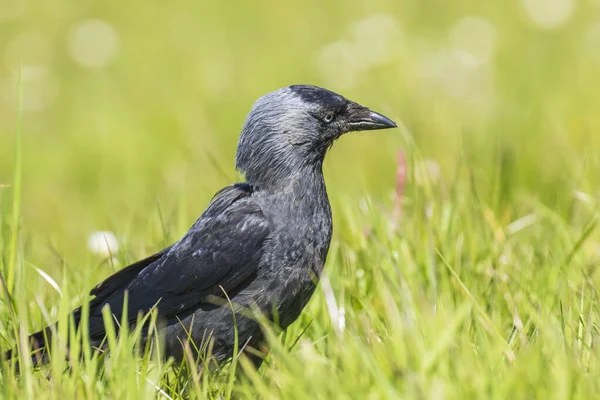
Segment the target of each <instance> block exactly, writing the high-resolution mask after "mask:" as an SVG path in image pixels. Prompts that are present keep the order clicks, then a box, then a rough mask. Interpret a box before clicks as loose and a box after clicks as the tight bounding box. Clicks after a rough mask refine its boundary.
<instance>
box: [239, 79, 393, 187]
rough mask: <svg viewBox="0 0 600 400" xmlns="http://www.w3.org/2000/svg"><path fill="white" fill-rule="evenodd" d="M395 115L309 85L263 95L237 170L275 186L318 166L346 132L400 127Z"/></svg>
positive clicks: (251, 117) (247, 131) (252, 180)
mask: <svg viewBox="0 0 600 400" xmlns="http://www.w3.org/2000/svg"><path fill="white" fill-rule="evenodd" d="M394 127H396V124H395V123H394V122H393V121H392V120H390V119H389V118H387V117H385V116H383V115H381V114H379V113H376V112H374V111H371V110H369V109H368V108H366V107H363V106H361V105H359V104H357V103H355V102H353V101H350V100H348V99H346V98H344V97H343V96H340V95H339V94H337V93H334V92H331V91H329V90H326V89H323V88H320V87H316V86H309V85H294V86H289V87H285V88H282V89H279V90H276V91H274V92H271V93H268V94H266V95H264V96H262V97H261V98H260V99H258V100H257V101H256V103H254V106H253V107H252V110H251V111H250V113H249V114H248V116H247V117H246V121H245V123H244V127H243V129H242V133H241V136H240V140H239V143H238V149H237V155H236V168H237V169H238V170H239V171H240V172H243V173H244V174H245V175H246V179H247V180H248V182H250V183H252V184H254V185H258V186H270V185H272V184H274V183H275V184H277V183H279V182H280V181H281V182H286V181H289V180H290V179H293V178H294V177H297V176H301V175H302V174H306V173H307V172H309V171H311V170H312V171H314V170H315V169H317V170H318V171H319V172H320V171H321V167H322V163H323V159H324V157H325V154H326V152H327V150H328V149H329V147H331V145H332V144H333V142H334V141H335V140H336V139H337V138H339V137H340V136H342V135H343V134H344V133H347V132H351V131H365V130H374V129H386V128H394Z"/></svg>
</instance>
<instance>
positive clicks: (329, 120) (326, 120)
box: [323, 114, 333, 123]
mask: <svg viewBox="0 0 600 400" xmlns="http://www.w3.org/2000/svg"><path fill="white" fill-rule="evenodd" d="M323 121H325V122H327V123H330V122H331V121H333V114H326V115H325V116H324V117H323Z"/></svg>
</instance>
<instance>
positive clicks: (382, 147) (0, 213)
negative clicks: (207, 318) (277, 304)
mask: <svg viewBox="0 0 600 400" xmlns="http://www.w3.org/2000/svg"><path fill="white" fill-rule="evenodd" d="M517 3H518V4H517ZM517 3H515V4H512V3H511V4H508V5H507V3H506V2H500V1H492V2H480V1H475V0H467V1H462V2H442V1H439V0H433V1H428V2H420V1H413V0H405V1H401V2H391V1H386V0H375V1H369V2H361V1H358V0H352V1H350V2H348V1H341V0H339V1H338V0H336V1H333V2H328V3H323V2H318V1H316V0H308V1H306V2H302V3H298V4H297V5H280V4H279V3H275V2H272V1H268V0H259V1H258V2H254V3H252V4H250V3H248V4H247V5H241V4H240V5H238V6H237V7H241V8H237V7H233V6H230V5H228V3H225V2H221V3H217V2H215V3H207V2H192V1H187V0H184V1H182V2H179V3H177V4H172V5H166V4H165V5H158V4H156V5H151V4H147V2H144V3H142V2H141V1H137V2H136V1H133V2H127V3H126V4H122V2H117V1H116V0H109V1H108V2H105V3H103V4H102V5H100V4H98V5H96V6H93V5H92V4H87V3H85V2H70V3H69V2H63V1H62V0H56V1H54V2H53V3H52V5H51V6H48V5H47V2H41V1H40V0H31V1H30V2H29V7H28V8H26V9H25V11H23V12H22V14H20V15H17V16H15V17H12V19H11V18H9V17H5V19H3V20H0V59H2V60H3V63H0V87H1V88H2V90H0V271H1V272H2V276H3V278H4V280H5V282H6V286H7V289H8V291H9V292H10V296H11V299H12V302H9V301H7V295H6V292H4V291H1V292H0V349H1V350H5V349H8V348H13V347H15V346H17V345H19V346H24V345H25V344H26V343H25V342H24V341H23V340H24V338H25V335H26V333H28V332H32V331H35V330H37V329H39V328H40V327H41V326H42V325H43V324H45V323H46V322H48V321H57V320H58V321H66V320H67V318H68V311H69V310H70V309H72V308H73V307H76V306H78V305H80V304H82V303H84V301H85V299H86V298H87V293H88V291H89V289H90V288H91V287H93V286H94V285H95V284H96V283H97V282H99V281H100V280H101V279H103V278H105V277H107V276H108V275H110V274H111V273H112V272H113V271H115V270H117V269H119V268H122V267H123V266H125V265H127V264H128V263H130V262H132V261H135V260H137V259H139V258H140V257H143V256H145V255H148V254H151V253H152V252H154V251H156V250H159V249H161V248H163V247H164V246H166V245H168V244H169V243H171V242H172V241H174V240H176V239H177V238H178V237H180V235H181V234H183V233H184V232H185V231H186V230H187V228H188V227H189V226H190V225H191V224H192V223H193V221H194V220H195V218H197V216H198V215H199V214H200V213H201V212H202V211H203V210H204V208H205V206H206V204H207V202H208V200H209V199H210V198H211V197H212V195H213V194H214V193H215V192H216V191H217V190H218V189H220V188H221V187H223V186H224V185H227V184H229V183H231V182H232V181H235V180H236V174H235V172H234V171H233V156H234V151H235V145H236V140H237V135H238V133H239V130H240V127H241V124H242V122H243V118H244V116H245V114H246V113H247V111H248V110H249V108H250V105H251V104H252V102H253V101H254V100H255V99H256V98H257V97H258V96H260V95H261V94H263V93H265V92H266V91H269V90H272V89H275V88H277V87H280V86H284V85H288V84H291V83H314V84H319V85H322V86H326V87H328V88H331V89H333V90H336V91H339V92H341V93H342V94H344V95H347V96H348V97H349V98H351V99H353V100H356V101H358V102H360V103H362V104H364V105H367V106H370V107H372V108H373V109H375V110H377V111H380V112H382V113H384V114H385V115H388V116H389V117H391V118H392V119H394V120H396V121H397V122H399V125H400V129H398V130H395V131H385V132H372V133H357V134H350V135H348V136H347V137H344V138H342V140H340V141H339V143H337V144H336V145H335V146H334V148H333V150H332V151H331V153H330V154H329V156H328V158H327V160H326V163H325V175H326V180H327V184H328V191H329V195H330V199H331V201H332V207H333V213H334V225H335V228H334V239H333V242H332V246H331V251H330V254H329V258H328V261H327V265H326V270H325V271H326V275H327V279H326V280H325V281H323V282H322V284H321V285H320V286H319V288H318V290H317V292H316V294H315V296H314V297H313V299H312V300H311V302H310V304H309V305H308V307H307V308H306V309H305V311H304V312H303V314H302V316H301V317H300V318H299V320H298V321H297V322H296V323H295V324H294V325H292V326H291V327H290V328H289V329H288V330H287V331H286V332H284V333H278V332H275V331H269V332H270V335H269V336H270V343H271V352H270V354H269V357H268V359H267V361H266V363H265V365H263V367H262V368H261V369H260V370H259V371H252V370H251V369H249V368H248V365H247V364H246V363H245V360H244V359H243V358H241V359H239V360H238V362H237V364H236V365H235V368H230V367H229V366H226V367H225V368H223V370H220V371H214V370H210V369H205V370H203V371H202V372H198V371H196V369H195V368H190V366H189V365H188V364H190V362H189V360H188V361H186V362H184V363H183V365H177V366H173V365H172V364H171V363H169V362H164V361H162V360H161V359H160V357H157V356H156V355H155V354H154V353H153V352H151V351H149V350H150V349H146V350H147V351H143V352H142V353H144V354H145V356H143V357H134V356H133V355H132V353H133V349H134V348H136V346H137V344H136V338H137V337H139V335H140V332H139V331H136V330H134V331H133V332H131V333H130V335H121V336H116V335H114V333H111V334H110V335H109V336H108V338H107V342H108V345H109V347H110V354H108V355H98V354H95V353H93V352H90V351H89V349H88V348H86V347H85V346H83V347H81V348H73V349H71V353H72V354H75V355H77V354H82V356H81V357H72V358H73V360H74V361H73V363H72V365H71V368H70V369H69V370H67V364H66V362H65V361H64V357H63V356H64V349H63V348H62V347H61V346H56V347H55V348H54V357H52V362H51V364H50V365H49V366H48V367H46V368H44V369H42V370H41V371H35V372H34V371H32V370H31V369H30V367H29V366H28V365H27V361H26V360H25V359H22V360H21V364H22V366H23V368H24V371H23V374H22V375H21V376H16V375H15V373H14V371H12V370H11V367H10V366H9V365H8V364H5V363H3V364H2V365H1V366H0V397H1V398H39V399H42V398H61V397H62V398H111V399H112V398H128V399H129V398H140V399H147V398H169V397H170V398H215V399H216V398H229V397H230V396H231V397H234V398H256V397H259V398H284V399H309V398H310V399H312V398H359V399H371V398H373V399H379V398H396V397H399V398H435V399H437V398H456V399H464V398H498V399H504V398H580V399H588V398H595V397H598V393H599V392H600V387H599V386H600V357H599V355H598V352H597V341H598V338H599V332H598V329H599V324H600V314H599V310H600V308H599V297H600V296H599V294H600V293H599V292H598V287H599V284H600V274H599V272H598V271H597V266H598V265H599V263H600V232H599V229H598V218H599V216H600V215H599V211H598V210H599V209H598V206H599V204H600V203H599V202H600V184H599V182H600V133H599V132H600V119H599V118H598V112H597V110H598V109H600V102H599V99H600V97H598V95H597V88H598V87H599V85H598V84H599V83H600V80H599V77H600V53H599V52H598V51H597V50H594V49H596V48H600V34H596V36H594V33H593V32H595V31H594V27H596V28H597V27H598V25H597V24H598V22H597V18H596V16H597V12H598V9H597V7H596V5H594V4H595V3H594V2H578V3H576V7H575V9H574V11H573V15H571V17H570V19H568V20H567V21H566V22H565V23H564V24H563V25H561V26H559V27H557V28H556V29H549V30H544V29H542V28H540V27H539V26H537V25H536V24H535V23H534V22H533V21H532V20H531V18H529V17H528V14H527V11H526V9H525V8H524V7H525V6H523V4H525V3H524V2H517ZM530 3H532V2H530ZM10 4H13V3H10ZM15 4H19V3H18V2H16V3H15ZM17 8H18V7H17ZM8 14H10V13H8ZM8 14H7V15H8ZM377 15H379V17H377V18H380V19H375V20H369V19H368V18H369V17H372V16H377ZM382 15H384V17H383V18H382V17H381V16H382ZM469 16H476V17H480V18H483V20H484V21H487V23H489V26H491V27H492V30H493V32H494V35H495V42H494V43H495V45H494V46H493V51H492V53H491V56H490V57H489V59H486V60H484V61H483V62H482V63H481V64H477V66H476V67H473V64H469V63H470V61H469V60H470V59H469V58H468V57H467V58H464V52H465V51H466V53H467V55H468V54H471V53H469V52H475V53H477V50H478V49H479V47H478V46H479V45H480V42H478V41H477V40H479V39H481V38H484V37H485V35H484V34H482V32H478V34H471V35H467V39H465V38H464V35H463V37H462V39H461V36H460V29H459V28H460V27H461V25H460V24H459V21H461V20H462V21H463V22H464V20H463V18H465V17H469ZM3 18H4V17H3ZM86 18H100V19H102V20H104V21H106V22H108V23H109V24H110V25H111V26H113V27H114V29H115V31H116V32H117V35H118V53H117V54H116V57H115V58H114V59H113V60H112V62H110V63H109V64H107V65H106V66H105V67H103V68H98V69H93V68H85V67H83V66H81V65H79V64H77V62H75V61H74V60H73V59H72V58H71V57H70V56H69V37H70V36H69V35H71V32H72V29H73V27H74V26H77V24H78V23H80V22H81V21H82V20H83V19H86ZM365 21H366V22H365ZM369 21H371V22H369ZM372 21H375V23H373V22H372ZM390 21H392V22H390ZM467 22H468V20H467ZM480 22H481V21H480ZM361 23H362V25H361ZM365 24H366V25H365ZM369 24H370V25H369ZM464 26H465V25H463V27H464ZM466 26H468V24H467V25H466ZM307 27H308V28H309V29H307ZM599 29H600V28H599ZM596 31H598V32H600V30H598V29H596ZM457 32H458V33H457ZM483 33H485V30H484V31H483ZM23 35H25V36H23ZM28 35H29V36H28ZM32 35H33V36H32ZM32 37H33V39H32ZM457 37H458V38H459V39H456V38H457ZM365 38H366V39H365ZM367 39H368V40H367ZM470 40H472V41H474V43H475V44H473V42H470ZM482 40H483V39H482ZM594 40H595V42H594ZM340 41H341V42H343V43H345V44H344V45H342V47H335V46H333V47H330V46H329V45H330V44H331V43H335V42H340ZM465 41H466V42H465ZM469 43H470V44H469ZM478 43H479V44H478ZM484 44H485V43H484ZM347 45H351V46H354V47H351V48H352V49H354V50H353V51H354V53H351V54H354V56H355V57H356V58H357V59H359V61H360V60H362V61H360V62H364V60H365V59H367V58H369V57H370V58H369V59H373V60H375V61H374V62H373V63H371V64H368V65H366V66H365V65H363V64H361V66H360V68H358V69H356V65H358V64H356V63H357V61H356V60H354V61H353V60H352V59H348V58H344V57H347V55H346V56H344V54H343V52H342V54H341V55H340V48H342V49H343V48H344V47H343V46H347ZM596 45H597V46H596ZM457 46H458V47H457ZM461 46H463V47H464V48H462V47H461ZM92 47H93V46H92ZM345 48H346V49H347V48H348V47H345ZM457 50H458V52H456V51H457ZM453 51H454V52H453ZM461 51H462V52H463V53H461ZM378 52H380V53H378ZM378 54H379V55H378ZM381 54H383V55H384V56H381ZM461 54H462V56H461ZM479 55H481V54H479ZM378 57H379V58H378ZM457 57H458V58H457ZM461 57H463V58H461ZM323 60H329V64H332V65H338V66H339V67H338V68H339V76H337V75H336V74H334V75H333V76H332V75H331V74H330V73H328V72H327V71H328V70H327V65H325V64H327V63H324V62H323ZM331 60H333V61H331ZM461 60H462V61H461ZM465 60H466V61H465ZM471 61H472V60H471ZM360 62H359V64H360ZM21 65H23V77H22V80H21V82H22V83H21V84H19V78H18V77H19V71H21V70H20V67H21ZM324 65H325V66H324ZM32 67H34V68H32ZM38 67H41V69H40V68H38ZM36 68H38V69H36ZM350 70H352V71H354V72H353V73H356V76H355V77H354V78H355V79H354V82H350V83H348V82H349V81H347V80H346V78H347V77H348V75H347V74H348V71H350ZM465 84H466V86H464V85H465ZM461 85H462V86H461ZM19 93H22V97H21V96H20V95H19ZM49 93H50V94H52V93H54V94H53V95H52V96H49V95H48V94H49ZM45 96H47V97H45ZM19 99H21V100H22V101H20V100H19ZM48 99H51V100H48ZM40 101H41V103H40ZM44 101H47V103H44ZM36 104H37V105H39V104H46V105H45V106H44V107H42V108H41V109H37V110H36V109H35V107H34V106H36ZM399 151H401V152H402V153H403V154H404V156H405V159H406V166H407V176H406V182H405V184H404V185H403V188H402V190H401V193H400V196H398V191H399V190H398V189H396V184H397V182H396V178H395V177H396V174H397V171H396V169H397V155H398V152H399ZM438 169H439V171H438ZM97 230H110V231H113V232H115V234H116V235H117V237H118V239H119V240H120V248H119V251H118V252H117V254H115V257H114V259H112V260H106V259H104V258H102V257H100V256H98V255H95V254H92V253H90V252H89V251H88V249H87V246H86V242H87V237H88V236H89V235H90V234H91V233H92V232H94V231H97ZM63 326H64V324H63ZM67 334H72V335H75V334H76V333H73V332H71V333H67V332H61V334H59V335H58V336H59V337H58V338H57V339H56V340H57V341H59V342H60V341H61V340H62V341H64V340H65V338H66V335H67ZM156 346H159V342H153V350H155V349H156ZM234 369H235V370H238V372H239V370H243V371H244V372H245V374H242V375H240V374H238V373H235V372H234Z"/></svg>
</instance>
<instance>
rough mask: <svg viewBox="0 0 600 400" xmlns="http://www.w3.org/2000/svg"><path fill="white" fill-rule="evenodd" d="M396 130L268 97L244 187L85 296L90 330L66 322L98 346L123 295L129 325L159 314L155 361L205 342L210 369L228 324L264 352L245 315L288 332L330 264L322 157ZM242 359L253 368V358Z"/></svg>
mask: <svg viewBox="0 0 600 400" xmlns="http://www.w3.org/2000/svg"><path fill="white" fill-rule="evenodd" d="M393 127H396V124H395V123H394V122H393V121H391V120H390V119H388V118H387V117H384V116H383V115H381V114H379V113H376V112H374V111H371V110H369V109H368V108H366V107H363V106H361V105H359V104H357V103H355V102H353V101H350V100H348V99H346V98H344V97H342V96H340V95H339V94H336V93H334V92H331V91H329V90H326V89H323V88H319V87H316V86H309V85H293V86H289V87H285V88H282V89H279V90H276V91H274V92H271V93H268V94H266V95H264V96H263V97H261V98H260V99H258V100H257V101H256V103H255V104H254V106H253V108H252V110H251V111H250V113H249V114H248V116H247V118H246V121H245V123H244V126H243V128H242V133H241V136H240V139H239V144H238V148H237V155H236V159H235V163H236V168H237V170H239V171H240V172H241V173H242V174H244V175H245V178H246V182H244V183H236V184H233V185H231V186H227V187H225V188H224V189H222V190H220V191H219V192H218V193H217V194H216V195H215V196H214V198H213V199H212V200H211V202H210V204H209V205H208V208H207V209H206V211H204V213H203V214H202V215H201V216H200V218H199V219H198V220H197V221H196V222H195V223H194V224H193V226H192V227H191V228H190V230H189V231H188V232H187V233H186V234H185V235H184V236H183V237H182V238H181V239H180V240H179V241H177V242H176V243H174V244H173V245H171V246H169V247H167V248H166V249H164V250H161V251H160V252H158V253H156V254H154V255H151V256H150V257H148V258H145V259H143V260H141V261H138V262H136V263H134V264H132V265H130V266H128V267H126V268H124V269H122V270H120V271H118V272H117V273H115V274H114V275H112V276H110V277H108V278H107V279H106V280H105V281H103V282H101V283H100V284H98V285H97V286H96V287H95V288H93V289H92V290H91V292H90V295H91V300H90V302H89V317H88V320H87V321H82V309H81V307H80V308H78V309H76V310H74V311H73V315H72V316H73V320H74V321H75V324H76V325H79V324H80V323H81V324H83V323H87V324H88V332H89V339H90V343H91V344H92V345H93V346H99V345H100V344H101V343H102V342H103V340H104V338H105V332H106V331H105V325H104V321H103V317H102V309H103V308H105V307H110V311H111V313H112V314H113V316H114V320H115V321H121V320H122V317H123V308H124V307H123V305H124V298H125V295H126V293H127V302H126V311H127V316H128V317H127V318H128V321H129V323H130V324H132V325H133V324H135V323H136V320H137V317H138V314H139V313H147V312H148V311H149V310H151V309H153V308H154V307H155V308H156V309H157V313H158V317H159V319H160V321H161V322H162V323H161V325H160V326H162V328H161V329H160V333H161V335H162V338H163V340H164V342H163V343H164V352H163V354H164V355H166V356H169V357H174V358H175V359H176V360H181V359H182V358H183V357H184V352H185V349H184V345H183V344H184V343H186V342H188V340H190V339H191V340H193V341H194V342H195V346H190V347H191V348H192V349H196V348H197V349H200V348H202V343H201V342H203V341H206V340H207V339H209V338H210V340H212V341H213V343H212V356H213V357H214V358H215V359H216V360H217V361H218V362H221V361H224V360H226V359H228V358H230V357H232V354H233V351H234V317H235V322H236V325H237V333H238V343H239V345H240V347H244V348H255V349H256V348H257V347H259V346H263V345H264V343H263V340H264V334H263V330H262V329H261V324H260V323H259V322H257V319H256V318H255V317H254V316H253V315H251V314H249V313H247V312H242V311H243V310H244V309H246V310H247V309H251V310H254V312H256V311H257V310H258V312H260V313H261V314H262V315H263V316H264V317H266V318H267V319H269V320H271V321H275V322H276V323H277V324H278V325H279V327H280V328H281V329H285V328H286V327H287V326H289V325H290V324H291V323H292V322H294V320H296V318H298V316H299V315H300V312H301V311H302V309H303V308H304V306H305V305H306V304H307V303H308V301H309V299H310V297H311V295H312V294H313V292H314V291H315V287H316V285H317V283H318V280H319V277H320V275H321V272H322V270H323V265H324V264H325V259H326V258H327V252H328V250H329V243H330V240H331V234H332V220H331V208H330V206H329V199H328V197H327V191H326V189H325V181H324V178H323V172H322V166H323V159H324V157H325V154H326V152H327V150H328V149H329V148H330V147H331V145H332V144H333V142H334V141H335V140H336V139H338V138H339V137H340V136H342V135H343V134H344V133H346V132H350V131H363V130H374V129H386V128H393ZM225 294H226V295H225ZM227 297H228V298H229V299H230V300H231V302H232V303H233V304H235V305H236V307H235V308H234V309H235V310H236V311H235V314H234V312H232V308H231V307H230V306H229V304H228V302H227V301H226V298H227ZM254 315H256V314H254ZM118 328H119V325H118V324H115V329H117V330H118ZM52 330H53V329H51V328H50V327H48V328H45V329H44V330H42V331H40V332H38V333H35V334H33V335H32V336H31V337H30V339H31V341H30V343H31V346H32V347H33V348H34V349H38V350H37V351H39V352H42V351H44V349H45V347H46V343H47V340H48V337H49V335H51V333H52ZM188 344H189V343H188ZM44 354H45V353H44ZM8 357H9V358H10V354H8ZM250 358H251V359H252V360H253V362H254V363H255V364H256V366H257V367H258V366H260V363H261V362H262V358H261V357H259V356H256V352H255V353H254V355H253V356H252V355H250ZM34 359H36V358H34ZM47 359H48V357H47V356H43V357H41V360H42V361H47ZM37 360H40V357H39V355H38V357H37Z"/></svg>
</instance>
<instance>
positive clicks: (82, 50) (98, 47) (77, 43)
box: [67, 19, 119, 68]
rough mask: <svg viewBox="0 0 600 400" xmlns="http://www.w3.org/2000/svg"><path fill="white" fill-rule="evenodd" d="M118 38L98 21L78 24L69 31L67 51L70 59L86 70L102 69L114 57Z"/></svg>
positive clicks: (105, 24)
mask: <svg viewBox="0 0 600 400" xmlns="http://www.w3.org/2000/svg"><path fill="white" fill-rule="evenodd" d="M118 47H119V36H118V34H117V31H116V30H115V28H114V27H113V26H112V25H110V24H109V23H107V22H105V21H102V20H99V19H89V20H85V21H82V22H80V23H79V24H77V25H76V26H75V27H73V28H72V29H71V32H70V33H69V36H68V40H67V49H68V52H69V55H70V56H71V58H72V59H73V60H74V61H75V62H76V63H77V64H79V65H81V66H83V67H87V68H102V67H104V66H106V65H108V64H109V63H110V62H111V61H112V60H113V59H114V58H115V56H116V54H117V51H118Z"/></svg>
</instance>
